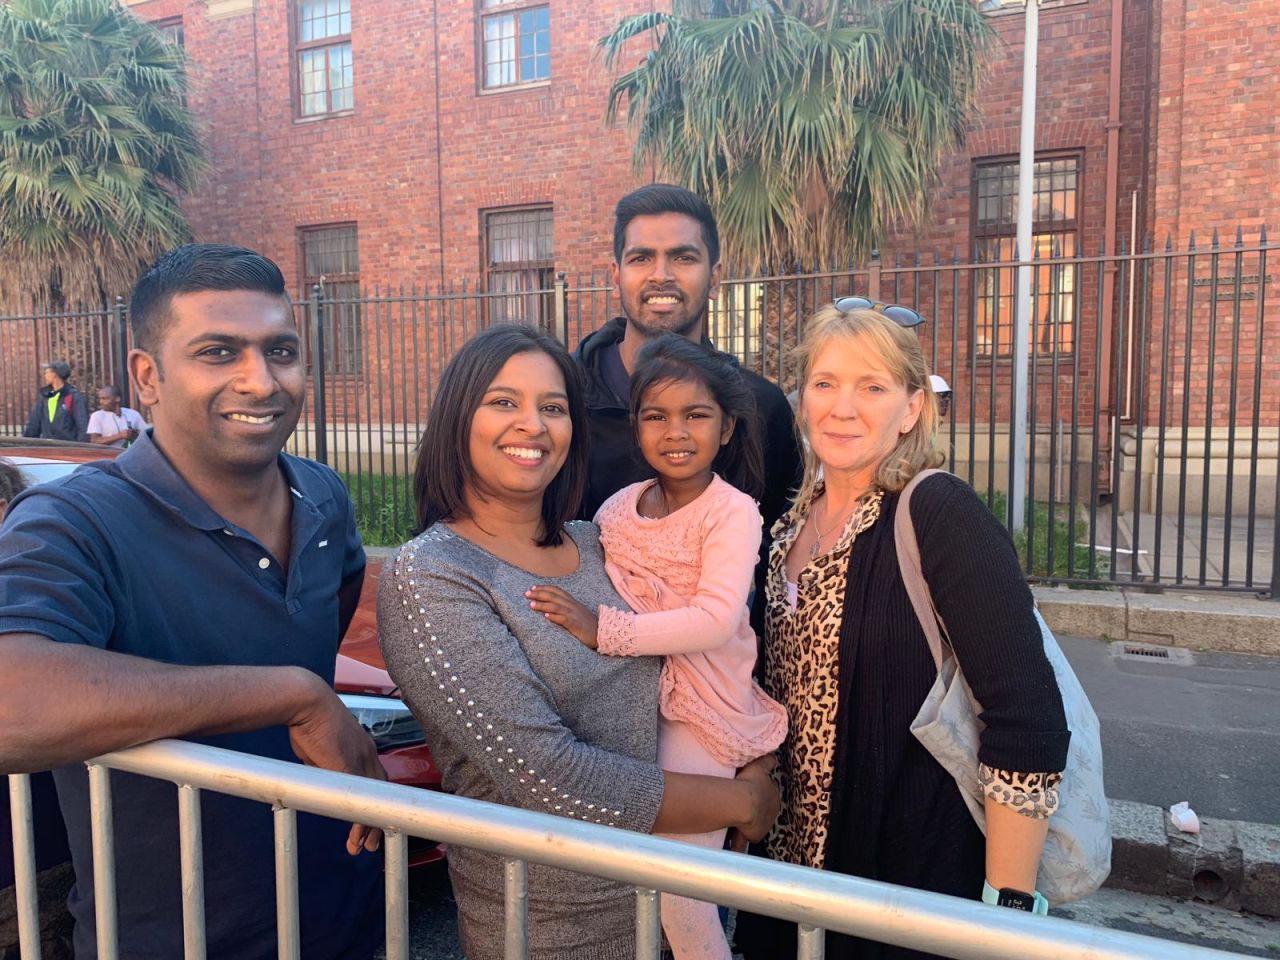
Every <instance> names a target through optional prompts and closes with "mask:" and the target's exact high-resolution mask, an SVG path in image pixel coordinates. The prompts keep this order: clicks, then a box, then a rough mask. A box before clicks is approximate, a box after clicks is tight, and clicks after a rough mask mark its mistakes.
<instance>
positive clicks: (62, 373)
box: [40, 360, 71, 380]
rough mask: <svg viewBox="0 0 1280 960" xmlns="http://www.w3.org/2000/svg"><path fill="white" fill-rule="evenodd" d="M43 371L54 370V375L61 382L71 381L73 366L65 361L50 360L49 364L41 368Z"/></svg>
mask: <svg viewBox="0 0 1280 960" xmlns="http://www.w3.org/2000/svg"><path fill="white" fill-rule="evenodd" d="M40 369H41V370H52V371H53V375H54V376H55V377H57V378H58V379H59V380H70V379H71V364H69V363H67V361H65V360H50V361H49V362H48V363H46V364H43V365H42V366H41V367H40Z"/></svg>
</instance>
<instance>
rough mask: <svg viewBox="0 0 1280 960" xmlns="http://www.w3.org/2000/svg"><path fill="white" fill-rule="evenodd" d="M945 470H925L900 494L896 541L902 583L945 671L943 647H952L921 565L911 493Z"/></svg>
mask: <svg viewBox="0 0 1280 960" xmlns="http://www.w3.org/2000/svg"><path fill="white" fill-rule="evenodd" d="M946 472H947V471H945V470H921V471H920V472H919V473H917V474H916V475H915V476H914V477H912V478H911V482H910V483H908V484H907V485H906V486H905V487H904V488H903V489H902V492H901V493H900V494H898V507H897V513H896V514H894V517H893V540H894V545H895V546H896V548H897V551H898V570H899V571H900V572H901V574H902V583H903V585H904V586H905V587H906V588H907V596H908V597H910V598H911V606H912V608H913V609H914V610H915V612H916V619H917V620H919V621H920V626H921V628H922V629H923V630H924V636H925V639H926V640H928V641H929V652H930V653H932V654H933V662H934V665H935V666H936V667H937V668H938V669H939V670H941V669H942V648H943V645H944V644H945V645H946V646H947V647H948V648H950V646H951V642H950V640H949V639H945V635H946V625H945V624H944V623H943V622H942V618H941V617H940V616H938V610H937V608H936V607H935V606H934V605H933V596H932V594H930V593H929V584H927V583H926V582H925V579H924V569H923V567H922V566H921V563H920V542H919V540H917V539H916V526H915V524H914V523H912V522H911V493H912V491H913V490H915V488H916V487H918V486H919V485H920V483H921V481H923V480H925V479H927V478H928V477H931V476H933V475H934V474H935V473H946Z"/></svg>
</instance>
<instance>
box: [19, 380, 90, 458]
mask: <svg viewBox="0 0 1280 960" xmlns="http://www.w3.org/2000/svg"><path fill="white" fill-rule="evenodd" d="M40 374H41V376H42V377H44V386H43V387H41V388H40V397H39V399H38V400H36V405H35V406H34V407H32V408H31V416H30V417H28V418H27V425H26V427H24V428H23V431H22V435H23V436H24V437H41V438H44V439H48V440H79V441H81V442H82V443H88V442H89V406H88V404H87V403H86V401H85V399H84V394H82V393H81V392H80V391H79V390H77V389H76V388H75V387H74V386H73V385H72V384H71V383H69V382H68V381H69V380H70V379H71V364H69V363H67V361H65V360H50V361H49V362H48V363H46V364H44V365H43V366H42V367H41V368H40Z"/></svg>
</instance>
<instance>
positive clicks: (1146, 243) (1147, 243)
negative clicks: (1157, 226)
mask: <svg viewBox="0 0 1280 960" xmlns="http://www.w3.org/2000/svg"><path fill="white" fill-rule="evenodd" d="M1154 244H1155V238H1153V237H1152V236H1151V234H1149V233H1148V234H1147V235H1146V236H1145V237H1143V238H1142V252H1143V253H1150V252H1151V248H1152V246H1154Z"/></svg>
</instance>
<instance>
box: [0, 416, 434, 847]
mask: <svg viewBox="0 0 1280 960" xmlns="http://www.w3.org/2000/svg"><path fill="white" fill-rule="evenodd" d="M120 452H121V451H120V449H118V448H115V447H103V446H96V445H94V444H89V443H70V442H66V441H61V440H31V439H26V438H18V437H0V457H4V458H5V459H7V460H8V461H9V462H10V463H12V464H14V465H15V466H16V467H18V469H19V470H21V471H22V472H23V474H24V475H25V476H26V478H27V481H28V483H30V484H37V483H45V482H46V481H49V480H54V479H56V478H58V477H61V476H65V475H66V474H68V473H70V472H71V471H73V470H74V469H75V468H76V467H78V466H79V465H80V464H82V463H89V462H90V461H93V460H106V459H112V458H114V457H117V456H119V455H120ZM376 554H377V551H375V552H374V555H370V557H369V565H368V567H367V568H366V570H365V579H364V589H363V590H362V591H361V593H360V606H359V608H358V609H357V610H356V615H355V617H354V619H353V620H352V621H351V626H350V628H349V629H348V630H347V635H346V637H345V638H344V639H343V641H342V646H341V648H340V649H339V652H338V660H337V664H336V670H335V676H334V687H335V689H336V690H337V691H338V696H339V697H341V698H342V701H343V703H345V704H346V705H347V708H348V709H349V710H350V711H351V712H352V714H353V715H354V716H355V718H356V719H357V720H358V721H359V722H360V725H361V726H362V727H364V728H365V729H366V730H367V731H368V732H369V736H371V737H372V738H373V741H374V743H375V744H377V747H378V754H379V756H380V758H381V759H382V765H383V766H384V767H385V768H386V770H387V776H388V777H389V778H390V779H391V780H392V781H393V782H395V783H403V784H407V785H409V786H413V787H423V788H425V789H427V790H439V789H440V771H439V769H437V768H436V765H435V762H434V761H433V760H432V758H431V751H430V750H428V749H427V745H426V737H425V736H424V735H423V732H422V728H421V727H420V726H418V721H417V720H415V719H414V718H413V714H411V713H410V712H409V708H408V707H406V706H405V705H404V703H403V702H402V701H401V700H400V697H399V695H398V690H397V688H396V685H395V684H394V683H393V682H392V680H391V676H390V675H389V674H388V673H387V671H386V669H385V664H384V662H383V659H382V651H381V649H380V648H379V646H378V624H377V599H378V573H379V572H380V570H381V568H382V557H381V556H379V555H376ZM443 857H444V847H443V845H441V844H437V843H435V842H434V841H431V840H419V839H416V838H411V839H410V841H409V865H410V866H418V865H420V864H424V863H431V862H433V861H436V860H440V859H442V858H443Z"/></svg>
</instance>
